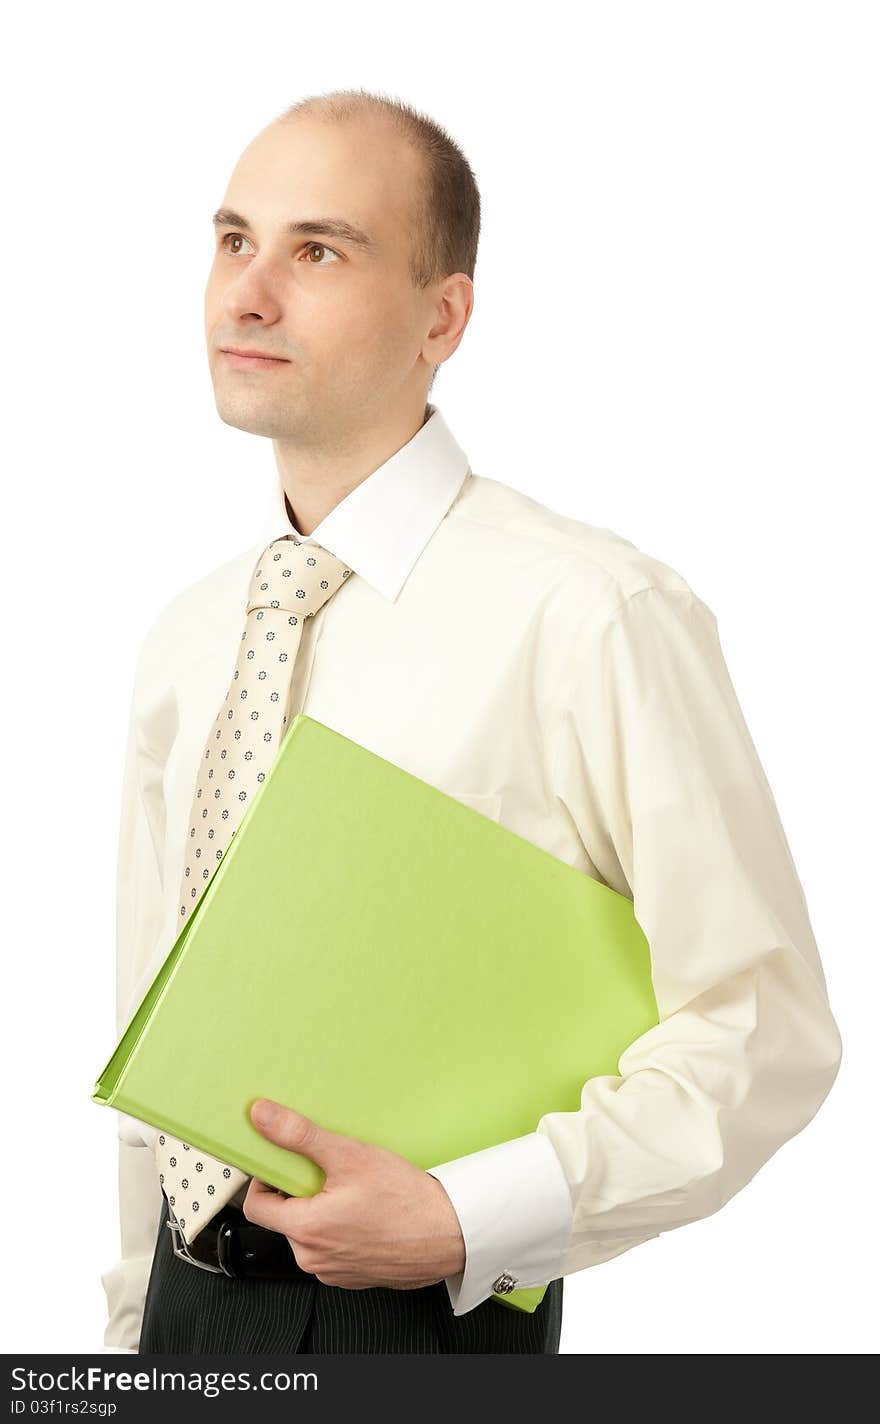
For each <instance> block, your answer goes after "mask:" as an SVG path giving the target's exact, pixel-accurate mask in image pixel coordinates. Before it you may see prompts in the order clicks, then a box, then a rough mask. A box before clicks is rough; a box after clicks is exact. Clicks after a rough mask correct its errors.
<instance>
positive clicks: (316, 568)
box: [247, 535, 351, 618]
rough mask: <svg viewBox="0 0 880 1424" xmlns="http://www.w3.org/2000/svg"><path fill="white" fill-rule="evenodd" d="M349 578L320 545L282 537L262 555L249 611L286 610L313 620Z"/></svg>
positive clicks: (249, 595)
mask: <svg viewBox="0 0 880 1424" xmlns="http://www.w3.org/2000/svg"><path fill="white" fill-rule="evenodd" d="M350 574H351V569H348V568H346V566H345V564H344V563H343V562H342V560H341V559H337V557H336V555H335V554H331V553H330V551H329V550H328V549H322V548H321V545H320V544H304V543H302V542H301V541H300V540H299V539H297V538H295V537H294V536H293V535H282V537H281V538H280V539H273V541H272V543H271V544H270V545H269V546H268V548H266V549H264V550H263V553H262V554H261V555H260V559H259V562H258V564H257V567H256V568H255V569H254V572H253V574H252V576H251V586H250V589H249V591H248V605H247V611H248V613H251V612H252V611H253V610H254V609H255V608H283V609H285V610H286V611H287V612H289V613H297V614H300V615H301V616H302V617H303V618H311V616H312V615H313V614H314V613H317V612H318V609H319V608H321V607H322V606H323V605H324V604H325V603H326V602H327V599H328V598H330V597H332V595H333V594H334V593H335V592H336V590H337V589H338V588H340V587H341V586H342V584H343V583H344V582H345V580H346V579H347V578H348V577H349V575H350Z"/></svg>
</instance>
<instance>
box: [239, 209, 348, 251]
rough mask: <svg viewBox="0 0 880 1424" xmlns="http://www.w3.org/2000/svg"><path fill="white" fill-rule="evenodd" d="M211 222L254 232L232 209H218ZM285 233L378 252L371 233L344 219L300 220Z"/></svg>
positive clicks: (288, 224) (285, 228)
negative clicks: (319, 236)
mask: <svg viewBox="0 0 880 1424" xmlns="http://www.w3.org/2000/svg"><path fill="white" fill-rule="evenodd" d="M211 221H212V222H213V224H214V226H215V227H240V228H242V229H243V231H245V232H253V228H252V227H251V225H250V223H249V222H248V220H247V218H243V217H242V216H241V213H235V212H233V211H232V209H231V208H218V209H217V211H216V213H215V214H214V216H213V218H212V219H211ZM283 231H284V232H285V233H287V234H288V235H289V236H290V237H305V236H308V235H314V234H320V235H321V236H322V237H332V238H335V239H336V241H337V242H346V243H348V244H349V245H350V246H351V247H359V248H360V249H361V250H362V251H363V252H369V253H375V251H376V243H375V242H374V241H373V239H372V238H371V237H370V235H369V233H366V232H364V231H363V229H362V228H359V227H355V226H354V224H353V223H350V222H346V221H345V219H344V218H300V219H298V220H297V221H296V222H289V223H285V225H284V228H283Z"/></svg>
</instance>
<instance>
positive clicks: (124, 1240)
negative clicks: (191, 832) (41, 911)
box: [101, 649, 165, 1351]
mask: <svg viewBox="0 0 880 1424" xmlns="http://www.w3.org/2000/svg"><path fill="white" fill-rule="evenodd" d="M144 676H145V658H144V650H143V649H142V651H141V656H140V657H139V660H138V665H137V670H136V673H135V681H134V690H133V694H132V702H131V712H130V718H129V730H128V741H127V747H126V753H125V764H124V770H123V781H122V812H121V819H120V828H119V853H118V869H117V898H116V930H117V934H116V1030H117V1034H118V1035H119V1036H120V1037H121V1035H122V1033H123V1031H124V1029H125V1027H126V1025H127V1023H128V1020H129V1017H130V1012H133V1011H134V1009H135V1008H136V1007H137V1005H136V1004H130V1003H129V999H130V996H131V994H132V992H133V989H134V986H135V984H136V983H137V980H138V978H139V976H140V974H141V972H142V970H143V967H144V965H145V964H146V962H147V960H148V958H149V956H150V954H151V952H152V950H153V947H154V945H155V943H156V940H157V938H158V935H159V932H160V928H161V920H162V882H161V870H160V866H161V855H162V846H163V843H164V831H165V822H164V800H163V794H162V769H161V766H160V765H159V763H158V761H157V760H156V759H155V758H154V757H152V756H151V755H150V753H149V752H148V750H147V749H146V747H145V745H144V743H143V740H142V737H141V731H140V712H141V705H142V699H143V693H144ZM116 1119H117V1135H118V1192H119V1219H120V1245H121V1254H120V1257H119V1259H118V1260H117V1261H116V1262H115V1263H114V1264H113V1265H112V1266H110V1267H109V1268H108V1269H107V1270H106V1271H104V1272H103V1273H102V1275H101V1284H102V1285H103V1287H104V1291H105V1293H106V1297H107V1308H108V1317H109V1318H108V1324H107V1327H106V1330H105V1333H104V1345H105V1347H107V1349H112V1350H119V1351H122V1350H132V1351H136V1350H137V1346H138V1340H139V1338H140V1329H141V1320H142V1317H143V1308H144V1298H145V1295H146V1290H147V1281H148V1279H149V1275H150V1269H151V1266H152V1261H153V1249H154V1246H155V1241H156V1232H157V1230H158V1226H159V1214H160V1211H161V1209H162V1191H161V1187H160V1186H159V1179H158V1175H157V1172H156V1164H155V1160H154V1158H153V1153H152V1150H151V1141H152V1138H153V1132H152V1129H150V1128H149V1127H147V1126H146V1124H143V1123H139V1122H137V1121H136V1120H135V1119H134V1118H131V1117H129V1116H128V1115H127V1114H125V1113H117V1114H116Z"/></svg>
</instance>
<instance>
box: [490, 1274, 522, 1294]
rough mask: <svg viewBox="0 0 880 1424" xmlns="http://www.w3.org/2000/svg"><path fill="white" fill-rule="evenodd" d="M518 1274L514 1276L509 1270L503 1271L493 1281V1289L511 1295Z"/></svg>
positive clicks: (497, 1292)
mask: <svg viewBox="0 0 880 1424" xmlns="http://www.w3.org/2000/svg"><path fill="white" fill-rule="evenodd" d="M516 1280H517V1278H516V1276H512V1275H511V1274H510V1272H509V1271H502V1272H501V1275H500V1276H498V1278H497V1279H496V1280H494V1281H493V1282H492V1289H493V1291H495V1292H496V1294H497V1295H510V1292H511V1291H512V1290H514V1289H515V1287H516Z"/></svg>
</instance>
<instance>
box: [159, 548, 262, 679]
mask: <svg viewBox="0 0 880 1424" xmlns="http://www.w3.org/2000/svg"><path fill="white" fill-rule="evenodd" d="M261 549H262V545H261V544H260V545H254V546H253V547H252V548H250V549H246V550H244V551H243V552H242V553H240V554H237V555H236V556H235V557H234V558H232V559H227V560H226V561H225V562H223V563H222V564H218V565H216V566H215V567H214V568H212V569H210V570H209V571H208V572H207V573H205V574H202V575H201V576H200V577H198V578H196V579H193V580H192V581H191V582H190V583H188V584H185V585H184V587H183V588H181V589H179V590H178V592H177V593H175V594H173V595H172V596H171V597H170V598H169V599H168V600H167V601H166V602H165V603H164V604H162V605H160V608H159V610H158V612H157V614H156V615H155V617H154V619H153V621H152V623H151V624H150V625H149V626H148V628H147V631H146V633H145V634H144V635H143V638H142V641H141V645H140V649H139V652H138V658H137V681H138V683H139V684H140V685H149V684H153V683H155V682H156V681H157V680H161V681H165V682H167V680H168V679H169V677H173V674H174V669H175V668H176V667H177V666H178V665H179V664H180V661H181V659H186V660H191V659H192V658H193V657H198V656H199V654H200V651H201V649H202V648H203V647H204V646H205V644H206V642H207V641H208V639H209V637H210V635H211V632H212V630H213V629H215V628H216V627H217V626H218V621H220V622H222V621H223V620H224V619H228V618H230V617H231V618H232V619H233V621H234V619H235V617H236V615H238V614H241V611H242V608H243V606H244V605H243V602H242V600H243V598H244V597H245V596H246V592H247V588H248V585H249V582H250V577H251V574H252V572H253V568H254V562H255V560H256V559H257V558H258V557H259V554H260V552H261Z"/></svg>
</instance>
